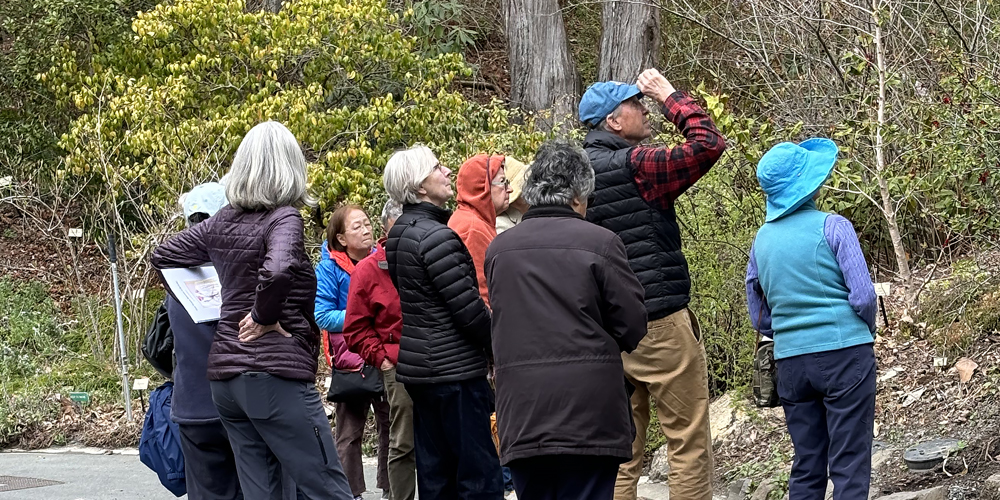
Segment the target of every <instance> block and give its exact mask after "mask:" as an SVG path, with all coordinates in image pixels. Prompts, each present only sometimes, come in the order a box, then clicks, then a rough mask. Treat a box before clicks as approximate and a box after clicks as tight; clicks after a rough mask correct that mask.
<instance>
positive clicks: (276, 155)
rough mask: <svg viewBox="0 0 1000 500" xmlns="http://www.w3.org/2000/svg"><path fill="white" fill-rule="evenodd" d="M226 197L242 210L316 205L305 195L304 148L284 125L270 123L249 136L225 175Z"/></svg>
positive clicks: (257, 128)
mask: <svg viewBox="0 0 1000 500" xmlns="http://www.w3.org/2000/svg"><path fill="white" fill-rule="evenodd" d="M226 197H227V198H228V199H229V204H230V205H232V206H233V207H235V208H239V209H241V210H274V209H275V208H278V207H282V206H286V205H291V206H295V207H301V206H303V205H314V204H315V203H316V202H315V200H313V199H312V197H310V196H309V194H308V193H306V158H305V156H303V155H302V148H301V147H299V142H298V141H297V140H295V136H294V135H292V133H291V132H290V131H289V130H288V129H287V128H286V127H285V126H284V125H282V124H280V123H278V122H273V121H267V122H263V123H260V124H258V125H257V126H255V127H254V128H252V129H250V131H249V132H247V135H246V136H244V137H243V142H241V143H240V147H239V148H238V149H237V150H236V156H234V157H233V165H232V167H230V169H229V173H228V174H226Z"/></svg>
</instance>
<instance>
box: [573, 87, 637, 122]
mask: <svg viewBox="0 0 1000 500" xmlns="http://www.w3.org/2000/svg"><path fill="white" fill-rule="evenodd" d="M635 96H642V92H640V91H639V87H636V86H635V85H629V84H627V83H622V82H597V83H595V84H593V85H591V86H590V87H588V88H587V91H586V92H584V93H583V98H581V99H580V121H581V122H583V123H586V124H587V125H589V126H591V127H592V126H594V125H597V124H598V123H600V121H601V120H603V119H604V118H605V117H606V116H608V115H610V114H611V112H612V111H614V110H615V108H617V107H618V105H619V104H621V103H622V102H624V101H625V100H626V99H629V98H631V97H635Z"/></svg>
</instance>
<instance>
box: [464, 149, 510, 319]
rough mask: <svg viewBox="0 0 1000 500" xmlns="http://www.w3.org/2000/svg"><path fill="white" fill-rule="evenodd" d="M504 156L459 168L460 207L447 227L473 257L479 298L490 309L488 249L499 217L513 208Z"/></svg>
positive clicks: (471, 161)
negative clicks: (485, 266) (487, 279)
mask: <svg viewBox="0 0 1000 500" xmlns="http://www.w3.org/2000/svg"><path fill="white" fill-rule="evenodd" d="M505 160H506V158H505V157H504V156H503V155H486V154H479V155H476V156H473V157H472V158H469V159H468V160H466V161H465V163H463V164H462V166H461V167H460V168H459V169H458V177H457V179H456V180H455V187H456V191H457V196H456V198H457V201H458V208H456V209H455V213H454V214H452V216H451V219H449V220H448V227H450V228H451V229H452V230H453V231H455V232H456V233H457V234H458V237H459V238H461V239H462V242H463V243H465V246H466V247H467V248H468V249H469V253H470V254H472V262H473V264H475V266H476V281H477V283H478V284H479V295H481V296H482V297H483V302H486V305H487V307H488V306H489V305H490V299H489V294H488V293H487V291H486V272H485V270H484V265H485V263H486V248H487V247H489V246H490V242H492V241H493V238H496V237H497V229H496V224H497V214H499V213H502V212H503V211H504V210H507V207H508V206H509V205H510V193H511V187H510V182H509V181H508V180H507V177H506V175H505V173H504V161H505Z"/></svg>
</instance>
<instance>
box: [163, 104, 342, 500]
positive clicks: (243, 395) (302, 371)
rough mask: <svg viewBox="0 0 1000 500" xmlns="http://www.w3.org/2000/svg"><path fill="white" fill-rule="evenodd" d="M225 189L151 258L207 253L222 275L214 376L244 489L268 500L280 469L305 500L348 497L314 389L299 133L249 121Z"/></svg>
mask: <svg viewBox="0 0 1000 500" xmlns="http://www.w3.org/2000/svg"><path fill="white" fill-rule="evenodd" d="M226 195H227V198H228V200H229V205H227V206H225V207H223V208H222V209H221V210H219V211H218V212H217V213H216V214H215V216H213V217H212V218H210V219H208V220H206V221H204V222H202V223H200V224H197V225H195V226H192V227H189V228H188V229H186V230H184V231H183V232H181V233H180V234H178V235H177V236H175V237H173V238H171V239H170V240H168V241H167V242H166V243H164V244H162V245H160V246H159V247H158V248H157V249H156V250H155V251H154V252H153V257H152V259H151V262H152V265H153V267H155V268H157V269H165V268H177V267H194V266H199V265H202V264H205V263H208V262H211V263H212V264H213V265H214V266H215V269H216V271H217V272H218V275H219V281H220V282H221V284H222V308H221V319H220V320H219V324H218V328H217V330H216V334H215V339H214V340H213V342H212V347H211V349H210V351H209V355H208V367H207V374H208V379H209V380H210V381H211V386H212V399H213V400H214V402H215V405H216V407H217V408H218V411H219V416H220V417H221V418H222V424H223V426H225V429H226V432H227V433H228V434H229V441H230V444H231V445H232V447H233V452H234V454H235V456H236V467H237V470H238V471H239V477H240V486H241V487H242V489H243V495H244V498H246V499H247V500H269V499H270V498H271V496H272V493H271V492H272V491H274V490H278V489H280V487H281V485H280V484H276V482H277V481H276V479H275V478H276V475H275V474H273V473H272V472H273V471H274V470H275V469H276V468H280V469H281V470H282V471H283V472H285V473H287V474H288V475H289V476H291V478H292V480H293V481H294V482H295V484H296V486H297V487H298V488H299V492H300V493H301V494H302V496H304V497H305V498H307V499H327V498H336V499H338V500H340V499H343V500H349V499H352V498H353V495H351V489H350V486H349V485H348V482H347V477H346V476H345V475H344V472H343V469H342V468H341V465H340V460H339V458H338V456H337V450H336V447H335V446H334V443H333V434H332V433H331V431H330V424H329V422H328V421H327V418H326V414H325V413H324V411H323V405H322V403H321V401H320V396H319V392H318V391H317V390H316V387H315V377H316V367H317V357H318V355H319V327H318V326H317V325H316V320H315V317H314V311H313V307H314V302H315V298H316V276H315V274H314V273H313V269H312V264H311V262H310V260H309V257H308V255H307V254H306V251H305V245H304V242H303V222H302V216H301V215H300V214H299V210H298V207H301V206H304V205H309V204H312V203H313V200H312V199H311V198H310V197H309V195H308V194H307V193H306V162H305V157H303V155H302V150H301V148H300V147H299V144H298V142H297V141H296V140H295V136H293V135H292V133H291V132H289V131H288V129H287V128H285V127H284V126H283V125H281V124H280V123H277V122H264V123H261V124H259V125H257V126H255V127H254V128H252V129H251V130H250V132H248V133H247V135H246V136H245V137H244V138H243V142H241V143H240V146H239V148H238V149H237V151H236V155H235V157H234V158H233V163H232V167H231V169H230V172H229V176H228V178H227V180H226Z"/></svg>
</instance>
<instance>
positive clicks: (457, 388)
mask: <svg viewBox="0 0 1000 500" xmlns="http://www.w3.org/2000/svg"><path fill="white" fill-rule="evenodd" d="M406 392H408V393H409V394H410V398H411V399H412V400H413V433H414V445H415V447H416V452H417V490H418V493H419V496H420V498H430V499H434V500H458V499H462V500H480V499H482V500H487V499H488V500H499V499H502V498H503V493H504V491H503V478H502V476H501V473H500V460H499V459H498V458H497V450H496V448H495V447H494V446H493V437H492V436H491V434H490V414H492V413H493V405H494V401H493V390H492V389H491V388H490V384H489V382H487V381H486V377H482V378H477V379H473V380H464V381H462V382H454V383H445V384H406Z"/></svg>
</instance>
